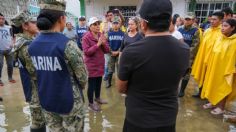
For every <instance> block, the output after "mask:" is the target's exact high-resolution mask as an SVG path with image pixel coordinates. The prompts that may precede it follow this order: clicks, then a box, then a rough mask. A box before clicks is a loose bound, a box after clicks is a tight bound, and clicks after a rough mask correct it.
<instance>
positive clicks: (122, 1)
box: [86, 0, 141, 18]
mask: <svg viewBox="0 0 236 132" xmlns="http://www.w3.org/2000/svg"><path fill="white" fill-rule="evenodd" d="M140 2H141V0H86V16H87V17H91V16H97V17H100V18H103V16H104V14H105V13H106V11H108V9H109V6H137V5H138V4H139V3H140Z"/></svg>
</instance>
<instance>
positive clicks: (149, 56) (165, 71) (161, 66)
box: [118, 36, 190, 128]
mask: <svg viewBox="0 0 236 132" xmlns="http://www.w3.org/2000/svg"><path fill="white" fill-rule="evenodd" d="M189 54H190V52H189V47H188V45H186V44H183V43H181V42H180V41H178V40H177V39H175V38H173V37H172V36H153V37H146V38H144V39H143V40H140V41H138V42H136V43H134V44H131V45H129V46H127V47H126V48H125V49H124V51H123V53H122V56H121V60H120V65H119V73H118V77H119V79H120V80H123V81H128V91H127V97H126V101H125V104H126V119H127V120H128V121H129V122H130V123H132V124H134V125H136V126H140V127H143V128H156V127H162V126H169V125H173V124H175V122H176V116H177V113H178V102H177V89H178V84H179V81H180V79H181V77H182V76H183V75H184V73H185V72H186V69H187V68H188V64H189V63H188V62H189Z"/></svg>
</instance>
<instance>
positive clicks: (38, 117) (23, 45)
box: [11, 12, 46, 131]
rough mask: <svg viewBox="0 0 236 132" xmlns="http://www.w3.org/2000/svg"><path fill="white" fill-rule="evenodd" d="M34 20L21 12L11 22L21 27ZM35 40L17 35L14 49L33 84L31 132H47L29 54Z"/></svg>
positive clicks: (24, 35) (17, 58)
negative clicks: (31, 43) (37, 131)
mask: <svg viewBox="0 0 236 132" xmlns="http://www.w3.org/2000/svg"><path fill="white" fill-rule="evenodd" d="M33 20H34V19H33V18H32V17H30V15H29V13H28V12H21V13H19V14H17V15H16V16H15V17H14V18H13V19H12V20H11V21H12V22H13V24H14V25H15V26H16V27H20V26H21V25H22V24H23V23H25V22H28V21H33ZM32 40H33V37H30V36H28V35H26V34H23V33H19V34H17V35H16V43H15V46H14V48H13V51H12V52H13V53H14V58H15V60H21V64H23V67H24V68H25V69H26V70H27V71H28V73H29V76H30V79H31V80H29V81H30V82H31V88H32V92H31V100H30V102H29V107H30V114H31V122H32V124H31V131H34V130H42V131H43V130H45V131H46V127H45V120H44V116H43V114H42V108H41V106H40V103H39V98H38V92H37V91H38V88H37V80H36V72H35V70H34V65H33V63H32V60H31V58H30V56H29V54H28V45H27V43H30V42H31V41H32Z"/></svg>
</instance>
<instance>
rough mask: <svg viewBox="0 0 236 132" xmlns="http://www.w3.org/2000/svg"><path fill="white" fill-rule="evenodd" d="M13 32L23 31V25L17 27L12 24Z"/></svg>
mask: <svg viewBox="0 0 236 132" xmlns="http://www.w3.org/2000/svg"><path fill="white" fill-rule="evenodd" d="M12 32H13V34H18V33H23V27H22V26H19V27H16V26H14V25H12Z"/></svg>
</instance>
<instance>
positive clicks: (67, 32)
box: [63, 29, 76, 40]
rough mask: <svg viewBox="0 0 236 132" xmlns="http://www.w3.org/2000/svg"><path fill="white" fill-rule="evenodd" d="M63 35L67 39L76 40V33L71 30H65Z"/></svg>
mask: <svg viewBox="0 0 236 132" xmlns="http://www.w3.org/2000/svg"><path fill="white" fill-rule="evenodd" d="M63 34H64V35H66V37H68V38H69V39H73V40H76V31H75V30H73V29H72V30H70V31H69V30H68V29H65V30H64V32H63Z"/></svg>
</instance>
